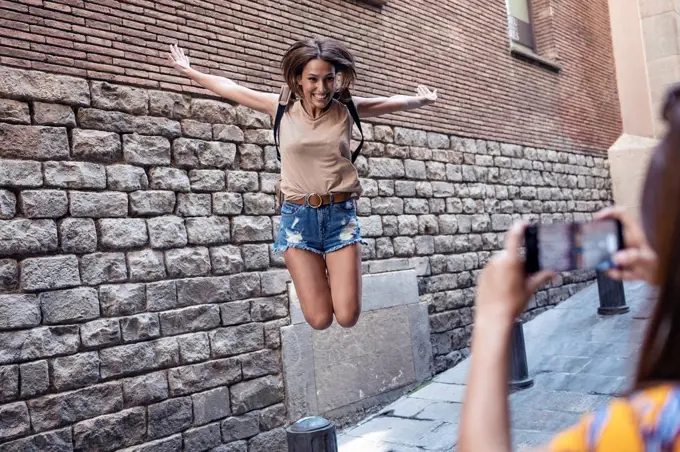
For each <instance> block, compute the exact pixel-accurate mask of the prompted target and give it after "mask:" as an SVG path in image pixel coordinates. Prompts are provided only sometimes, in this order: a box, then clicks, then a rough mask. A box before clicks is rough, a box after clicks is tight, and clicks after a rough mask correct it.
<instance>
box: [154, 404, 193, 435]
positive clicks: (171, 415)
mask: <svg viewBox="0 0 680 452" xmlns="http://www.w3.org/2000/svg"><path fill="white" fill-rule="evenodd" d="M148 410H149V431H148V436H149V438H152V439H153V438H161V437H164V436H168V435H172V434H173V433H177V432H181V431H182V430H186V429H187V428H189V427H191V417H192V404H191V397H180V398H176V399H170V400H166V401H164V402H160V403H157V404H155V405H150V406H149V408H148Z"/></svg>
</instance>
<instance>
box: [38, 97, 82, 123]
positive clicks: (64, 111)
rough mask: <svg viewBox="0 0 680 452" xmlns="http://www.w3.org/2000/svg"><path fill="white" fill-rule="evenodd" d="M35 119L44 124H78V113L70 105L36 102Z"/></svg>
mask: <svg viewBox="0 0 680 452" xmlns="http://www.w3.org/2000/svg"><path fill="white" fill-rule="evenodd" d="M33 120H34V121H35V123H36V124H39V125H43V126H65V127H75V126H76V115H75V114H73V108H71V107H70V106H69V105H61V104H46V103H43V102H34V103H33ZM29 122H30V121H29Z"/></svg>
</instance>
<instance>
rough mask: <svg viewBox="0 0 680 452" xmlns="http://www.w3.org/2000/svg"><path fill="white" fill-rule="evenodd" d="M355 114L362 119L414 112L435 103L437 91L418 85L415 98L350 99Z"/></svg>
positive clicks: (400, 96) (399, 96)
mask: <svg viewBox="0 0 680 452" xmlns="http://www.w3.org/2000/svg"><path fill="white" fill-rule="evenodd" d="M352 100H353V101H354V105H356V107H357V112H358V113H359V116H360V117H362V118H368V117H370V116H380V115H386V114H388V113H395V112H397V111H404V110H414V109H416V108H420V107H423V106H425V105H430V104H433V103H435V102H436V101H437V90H434V91H430V89H429V88H428V87H426V86H424V85H418V91H417V95H415V96H402V95H398V96H391V97H352Z"/></svg>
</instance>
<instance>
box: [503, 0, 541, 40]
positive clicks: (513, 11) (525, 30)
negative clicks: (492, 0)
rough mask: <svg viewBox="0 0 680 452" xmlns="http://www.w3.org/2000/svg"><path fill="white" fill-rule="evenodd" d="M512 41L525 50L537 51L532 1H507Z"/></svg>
mask: <svg viewBox="0 0 680 452" xmlns="http://www.w3.org/2000/svg"><path fill="white" fill-rule="evenodd" d="M506 1H507V5H508V29H509V32H510V39H511V40H512V42H513V43H515V44H516V45H519V46H522V47H524V48H525V50H528V51H531V52H533V51H535V50H536V41H535V38H534V26H533V24H532V20H531V4H530V3H529V2H530V0H506Z"/></svg>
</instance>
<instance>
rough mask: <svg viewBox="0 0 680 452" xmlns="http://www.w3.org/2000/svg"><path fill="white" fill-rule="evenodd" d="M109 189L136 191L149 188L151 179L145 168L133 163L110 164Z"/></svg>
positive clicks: (107, 170)
mask: <svg viewBox="0 0 680 452" xmlns="http://www.w3.org/2000/svg"><path fill="white" fill-rule="evenodd" d="M106 177H107V183H108V185H107V187H108V189H109V190H117V191H135V190H146V189H147V188H149V179H148V178H147V176H146V172H145V171H144V168H140V167H138V166H132V165H110V166H107V167H106Z"/></svg>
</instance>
